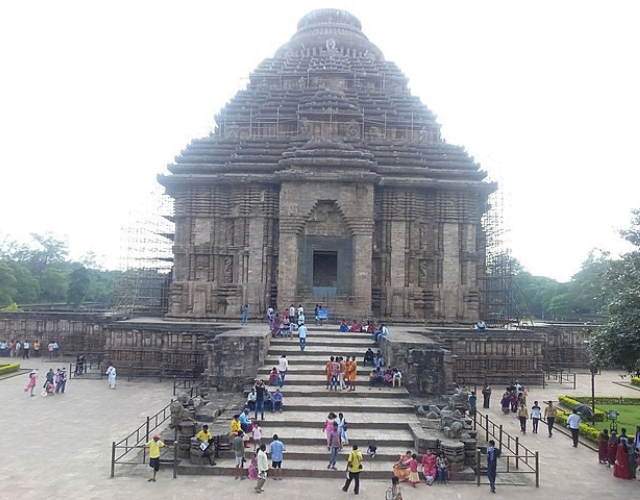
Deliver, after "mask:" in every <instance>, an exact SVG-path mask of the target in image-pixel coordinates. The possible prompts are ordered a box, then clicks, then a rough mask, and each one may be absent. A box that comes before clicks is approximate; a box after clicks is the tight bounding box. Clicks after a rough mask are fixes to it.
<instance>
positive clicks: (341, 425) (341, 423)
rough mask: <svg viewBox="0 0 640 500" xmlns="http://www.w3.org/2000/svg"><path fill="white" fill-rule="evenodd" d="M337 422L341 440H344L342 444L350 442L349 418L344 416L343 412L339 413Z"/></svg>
mask: <svg viewBox="0 0 640 500" xmlns="http://www.w3.org/2000/svg"><path fill="white" fill-rule="evenodd" d="M336 423H337V424H338V431H339V432H340V440H341V441H342V444H343V445H347V444H349V439H348V438H347V419H346V418H344V415H343V414H342V412H340V413H338V418H337V419H336Z"/></svg>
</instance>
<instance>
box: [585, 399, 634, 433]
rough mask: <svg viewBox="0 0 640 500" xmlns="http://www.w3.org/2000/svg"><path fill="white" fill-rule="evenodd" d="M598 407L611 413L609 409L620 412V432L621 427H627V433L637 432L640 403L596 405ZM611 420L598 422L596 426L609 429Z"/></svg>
mask: <svg viewBox="0 0 640 500" xmlns="http://www.w3.org/2000/svg"><path fill="white" fill-rule="evenodd" d="M596 408H597V409H599V410H602V411H603V412H605V413H606V414H609V410H616V411H617V412H618V434H620V429H622V428H623V427H625V428H626V429H627V435H628V436H633V435H634V434H635V433H636V425H640V405H596ZM609 424H610V422H609V421H608V420H605V421H604V422H596V423H595V427H596V428H598V429H609Z"/></svg>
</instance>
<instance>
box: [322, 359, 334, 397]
mask: <svg viewBox="0 0 640 500" xmlns="http://www.w3.org/2000/svg"><path fill="white" fill-rule="evenodd" d="M331 365H333V356H331V357H330V358H329V361H327V364H326V365H325V366H324V372H325V375H326V376H327V390H328V389H329V386H330V384H331Z"/></svg>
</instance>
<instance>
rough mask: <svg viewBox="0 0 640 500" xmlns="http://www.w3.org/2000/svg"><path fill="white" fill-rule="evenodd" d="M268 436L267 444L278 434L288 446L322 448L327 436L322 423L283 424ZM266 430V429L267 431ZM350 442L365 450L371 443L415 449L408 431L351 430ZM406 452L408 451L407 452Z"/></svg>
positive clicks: (349, 433)
mask: <svg viewBox="0 0 640 500" xmlns="http://www.w3.org/2000/svg"><path fill="white" fill-rule="evenodd" d="M268 429H269V431H268V434H267V435H265V442H267V443H268V442H269V441H270V439H268V438H270V437H271V436H272V435H273V434H277V435H278V437H279V438H280V440H281V441H282V442H283V443H284V444H285V446H288V445H313V446H321V445H322V444H323V443H326V442H327V440H326V435H325V432H324V430H323V429H322V423H318V426H317V428H315V429H313V428H306V427H292V426H289V425H288V424H287V423H286V422H282V424H281V427H278V426H277V425H274V427H268ZM265 430H266V429H265ZM347 436H348V437H349V441H350V442H353V443H356V444H358V445H360V446H362V447H363V449H364V448H366V447H367V443H368V442H369V441H375V442H376V444H377V445H378V446H379V447H380V448H383V447H385V446H396V447H405V446H406V447H408V448H411V447H413V437H412V435H411V432H410V431H409V430H407V429H398V428H395V429H372V430H369V429H366V428H361V429H353V430H352V429H349V431H348V432H347ZM405 451H406V450H405Z"/></svg>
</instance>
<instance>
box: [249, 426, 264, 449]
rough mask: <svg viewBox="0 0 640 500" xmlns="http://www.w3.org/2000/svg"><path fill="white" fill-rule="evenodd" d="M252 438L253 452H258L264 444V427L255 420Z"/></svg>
mask: <svg viewBox="0 0 640 500" xmlns="http://www.w3.org/2000/svg"><path fill="white" fill-rule="evenodd" d="M251 437H252V438H253V451H254V452H255V451H258V448H259V447H260V445H261V444H262V427H260V426H259V425H258V422H256V421H255V420H254V421H253V422H252V427H251Z"/></svg>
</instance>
